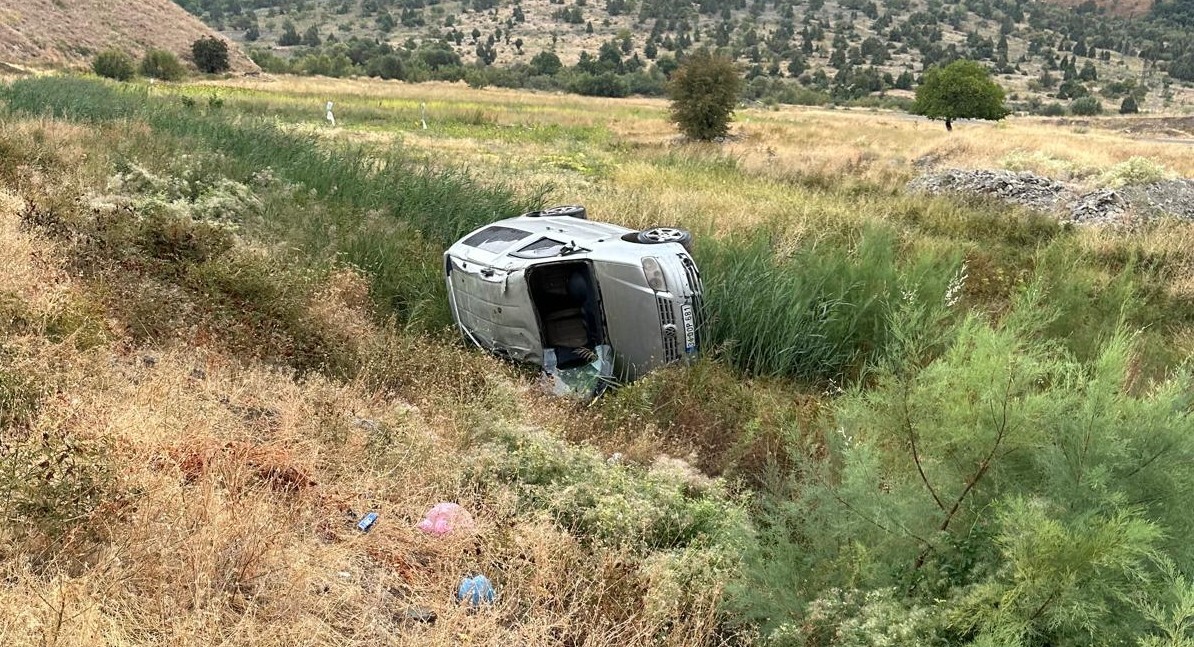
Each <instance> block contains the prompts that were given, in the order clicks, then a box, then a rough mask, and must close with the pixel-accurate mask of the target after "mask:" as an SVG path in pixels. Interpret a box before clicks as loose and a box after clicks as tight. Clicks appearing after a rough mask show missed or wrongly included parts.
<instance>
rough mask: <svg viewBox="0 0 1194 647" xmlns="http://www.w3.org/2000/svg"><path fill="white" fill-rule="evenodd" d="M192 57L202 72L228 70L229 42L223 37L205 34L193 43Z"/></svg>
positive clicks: (213, 72) (212, 72)
mask: <svg viewBox="0 0 1194 647" xmlns="http://www.w3.org/2000/svg"><path fill="white" fill-rule="evenodd" d="M191 57H192V58H193V59H194V60H195V67H198V68H199V71H200V72H207V73H208V74H215V73H218V72H226V71H227V70H228V43H226V42H224V40H223V39H221V38H216V37H214V36H204V37H203V38H200V39H199V40H197V41H195V42H193V43H191Z"/></svg>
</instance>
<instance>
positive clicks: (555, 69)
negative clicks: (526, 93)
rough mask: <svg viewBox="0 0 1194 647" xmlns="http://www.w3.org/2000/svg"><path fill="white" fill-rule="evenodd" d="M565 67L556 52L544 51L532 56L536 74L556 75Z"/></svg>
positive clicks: (532, 67) (532, 64)
mask: <svg viewBox="0 0 1194 647" xmlns="http://www.w3.org/2000/svg"><path fill="white" fill-rule="evenodd" d="M562 69H564V64H563V63H562V62H561V61H560V57H559V56H556V54H555V52H548V51H542V52H539V53H538V54H535V56H534V57H533V58H531V71H532V72H533V73H535V74H542V75H546V76H554V75H556V74H558V73H559V71H560V70H562Z"/></svg>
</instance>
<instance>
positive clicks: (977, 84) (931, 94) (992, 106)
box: [912, 60, 1008, 130]
mask: <svg viewBox="0 0 1194 647" xmlns="http://www.w3.org/2000/svg"><path fill="white" fill-rule="evenodd" d="M912 113H913V114H917V115H924V116H925V117H928V118H929V119H942V120H944V121H945V129H946V130H953V121H954V120H955V119H989V120H992V121H998V120H1000V119H1003V118H1004V117H1006V116H1007V114H1008V111H1007V109H1006V108H1004V107H1003V88H1001V87H999V84H998V83H996V82H994V81H992V80H991V78H990V74H989V73H988V72H987V69H986V68H985V67H983V66H982V65H980V64H978V63H976V62H974V61H965V60H961V61H954V62H953V63H950V64H949V65H947V66H946V67H944V68H938V67H934V68H931V69H929V71H928V72H925V76H924V81H923V82H922V83H921V84H920V87H919V88H917V89H916V103H915V104H913V106H912Z"/></svg>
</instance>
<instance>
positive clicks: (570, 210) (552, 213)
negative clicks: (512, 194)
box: [525, 204, 589, 220]
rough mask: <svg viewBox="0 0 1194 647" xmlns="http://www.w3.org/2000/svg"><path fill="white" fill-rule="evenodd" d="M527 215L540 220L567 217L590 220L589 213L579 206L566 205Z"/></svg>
mask: <svg viewBox="0 0 1194 647" xmlns="http://www.w3.org/2000/svg"><path fill="white" fill-rule="evenodd" d="M525 215H527V216H532V217H539V218H559V217H561V216H566V217H568V218H579V219H581V220H588V219H589V214H588V212H586V211H585V208H584V207H582V206H581V205H579V204H565V205H561V206H558V207H550V208H548V209H544V210H543V211H532V212H530V213H528V214H525Z"/></svg>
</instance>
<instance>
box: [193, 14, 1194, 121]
mask: <svg viewBox="0 0 1194 647" xmlns="http://www.w3.org/2000/svg"><path fill="white" fill-rule="evenodd" d="M179 4H181V5H183V6H184V7H186V8H187V9H188V10H190V11H191V12H193V13H194V14H195V15H197V16H200V17H202V18H203V19H204V20H205V21H206V22H208V23H209V24H211V25H212V26H214V27H216V28H217V29H221V30H223V31H224V33H225V34H227V35H229V36H231V37H233V38H237V39H240V40H241V41H242V42H243V43H244V44H245V45H246V46H247V47H249V48H251V51H253V52H254V53H253V56H254V58H255V60H256V61H257V63H258V64H260V65H261V66H262V67H263V68H265V69H267V70H273V71H275V72H282V71H285V72H297V73H306V74H319V75H325V76H336V77H343V76H351V75H368V76H374V77H380V78H384V79H406V80H425V79H444V80H461V79H463V80H466V81H468V83H469V84H470V85H474V86H486V85H497V86H505V87H527V88H535V89H550V90H565V91H569V92H576V93H579V94H587V95H594V96H612V97H620V96H628V95H632V94H640V95H648V96H661V95H663V94H664V89H665V83H666V80H667V79H668V78H669V77H670V75H671V73H672V72H673V71H674V70H675V68H676V66H677V62H678V61H679V60H682V59H683V58H684V56H685V55H686V54H687V53H688V52H691V51H694V49H696V48H701V47H705V48H711V49H715V50H718V51H720V52H723V53H725V54H728V55H729V56H730V57H731V58H733V59H734V60H736V61H737V62H738V63H739V65H740V68H741V70H742V73H743V75H744V77H745V80H746V85H745V87H744V92H743V98H744V99H746V100H749V101H763V102H770V103H775V102H782V103H797V104H810V105H811V104H826V103H830V102H833V103H836V104H855V105H872V106H878V105H881V106H887V107H907V104H908V102H909V97H908V95H907V94H906V92H905V91H908V90H911V89H913V87H914V86H915V85H916V84H917V83H918V82H919V79H920V77H921V75H922V74H923V73H924V71H925V69H926V68H928V67H930V66H933V65H944V64H948V63H949V62H951V61H954V60H957V59H969V60H975V61H979V62H982V63H983V64H984V65H985V66H987V67H989V68H990V69H991V70H992V71H993V72H995V73H996V74H997V80H998V81H999V82H1000V83H1001V84H1002V85H1004V86H1005V88H1006V89H1007V91H1008V94H1009V99H1010V101H1009V103H1010V107H1011V108H1012V109H1013V110H1016V111H1022V112H1030V113H1050V112H1051V113H1057V112H1059V111H1061V112H1064V111H1065V109H1066V108H1067V107H1068V106H1069V105H1070V103H1071V102H1073V101H1074V100H1077V99H1082V98H1084V97H1086V96H1093V97H1095V99H1092V100H1099V101H1101V102H1106V103H1107V104H1108V106H1110V107H1114V105H1113V104H1119V103H1121V102H1122V101H1123V100H1124V99H1125V98H1126V97H1128V96H1131V97H1132V99H1133V101H1134V102H1135V103H1136V104H1137V105H1138V106H1139V107H1141V108H1142V109H1143V110H1145V111H1160V110H1165V109H1167V108H1174V107H1178V108H1180V107H1181V106H1183V105H1187V104H1194V92H1191V91H1190V89H1189V85H1190V84H1191V83H1194V51H1191V47H1194V45H1191V43H1194V23H1192V22H1191V19H1190V15H1191V12H1190V10H1189V8H1188V7H1187V6H1186V5H1187V4H1188V3H1184V2H1181V1H1177V0H1175V1H1171V2H1162V3H1158V4H1157V5H1156V6H1155V7H1153V8H1152V9H1151V10H1148V9H1147V8H1144V9H1136V10H1133V8H1132V7H1130V6H1127V5H1123V6H1120V5H1111V6H1109V7H1108V8H1106V9H1101V8H1099V7H1097V6H1096V5H1095V4H1094V3H1093V2H1087V3H1084V4H1081V5H1079V6H1077V7H1065V6H1058V5H1053V4H1049V3H1046V2H1037V3H1027V2H1017V1H1014V0H996V1H988V0H982V1H976V2H966V3H957V4H954V3H943V2H940V1H938V0H930V1H928V2H920V1H919V0H890V1H887V2H876V1H874V0H840V1H839V0H830V1H829V2H826V1H825V0H812V1H811V2H808V3H788V2H782V1H781V2H768V1H767V0H757V1H751V0H705V1H703V2H700V3H688V2H683V3H679V2H674V1H673V0H558V2H557V0H547V1H546V2H542V1H540V0H514V1H512V2H497V1H495V0H464V1H463V2H455V1H453V2H439V1H437V0H432V1H430V2H428V1H427V0H342V1H339V0H337V1H329V2H316V1H313V0H291V1H283V2H276V1H272V0H257V1H255V2H253V1H246V0H179ZM1116 8H1119V9H1121V10H1123V11H1126V12H1128V13H1130V14H1132V15H1131V16H1130V17H1125V16H1122V15H1116V14H1115V9H1116ZM279 46H281V47H279ZM545 53H547V54H552V55H554V56H556V57H558V58H559V59H560V60H561V61H562V62H563V63H564V64H563V66H562V67H560V68H559V69H549V70H545V69H544V68H543V67H542V66H541V65H537V64H536V62H535V59H536V57H539V56H541V55H543V54H545ZM1090 101H1091V100H1088V101H1087V103H1089V102H1090Z"/></svg>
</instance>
